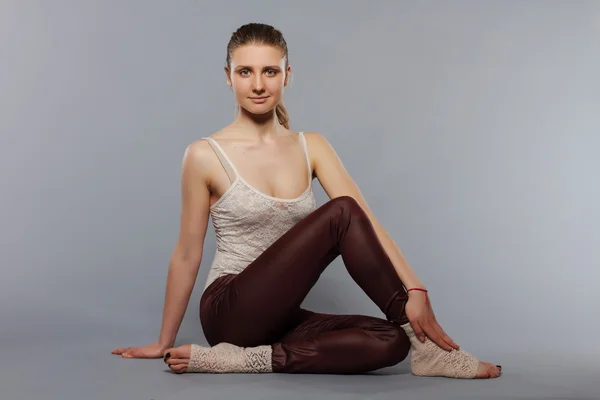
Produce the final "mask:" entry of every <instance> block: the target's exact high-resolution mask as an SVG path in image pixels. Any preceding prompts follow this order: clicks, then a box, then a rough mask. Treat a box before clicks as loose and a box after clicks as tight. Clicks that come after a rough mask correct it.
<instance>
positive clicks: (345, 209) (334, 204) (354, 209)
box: [324, 196, 368, 218]
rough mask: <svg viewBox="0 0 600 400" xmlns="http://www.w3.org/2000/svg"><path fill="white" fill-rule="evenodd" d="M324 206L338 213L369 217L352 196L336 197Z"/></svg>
mask: <svg viewBox="0 0 600 400" xmlns="http://www.w3.org/2000/svg"><path fill="white" fill-rule="evenodd" d="M324 206H327V207H328V208H329V209H330V210H332V212H334V213H338V215H344V214H346V215H348V216H350V215H352V216H353V217H367V215H366V213H365V211H364V210H363V208H362V207H361V205H360V204H359V203H358V201H357V200H356V199H355V198H354V197H352V196H339V197H335V198H333V199H331V200H329V201H328V202H327V203H325V205H324ZM367 218H368V217H367Z"/></svg>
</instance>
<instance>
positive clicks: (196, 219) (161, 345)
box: [112, 141, 210, 358]
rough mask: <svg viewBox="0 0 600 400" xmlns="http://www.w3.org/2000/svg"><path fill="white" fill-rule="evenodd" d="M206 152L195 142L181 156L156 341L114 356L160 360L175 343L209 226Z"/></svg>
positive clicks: (202, 143) (199, 143)
mask: <svg viewBox="0 0 600 400" xmlns="http://www.w3.org/2000/svg"><path fill="white" fill-rule="evenodd" d="M206 150H207V148H206V144H205V143H204V141H198V142H195V143H192V144H190V145H189V146H188V147H187V148H186V150H185V153H184V156H183V161H182V168H181V214H180V230H179V238H178V240H177V244H176V246H175V249H174V250H173V253H172V255H171V259H170V263H169V270H168V274H167V284H166V293H165V305H164V308H163V317H162V325H161V329H160V335H159V338H158V340H157V342H155V343H152V344H150V345H147V346H143V347H128V348H120V349H115V350H113V352H112V353H113V354H120V355H123V356H124V357H140V358H159V357H162V352H163V351H164V350H166V349H168V348H169V347H173V345H174V343H175V338H176V336H177V332H178V331H179V327H180V325H181V321H182V320H183V316H184V315H185V311H186V309H187V306H188V303H189V299H190V296H191V294H192V290H193V288H194V284H195V282H196V277H197V275H198V269H199V268H200V263H201V261H202V251H203V247H204V238H205V236H206V229H207V226H208V218H209V205H210V191H209V189H208V182H209V181H208V174H207V171H208V167H207V157H206V156H205V154H206Z"/></svg>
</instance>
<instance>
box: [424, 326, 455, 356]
mask: <svg viewBox="0 0 600 400" xmlns="http://www.w3.org/2000/svg"><path fill="white" fill-rule="evenodd" d="M421 326H422V329H423V331H424V332H425V333H426V334H427V336H428V337H429V339H431V341H432V342H433V343H435V344H437V345H438V346H439V347H441V348H442V349H444V350H447V351H451V350H452V347H451V346H450V345H449V344H448V343H446V342H445V341H444V340H443V339H442V336H441V335H440V334H439V333H438V332H437V330H436V329H435V326H434V325H433V324H432V323H431V322H429V321H426V322H425V323H423V324H422V325H421Z"/></svg>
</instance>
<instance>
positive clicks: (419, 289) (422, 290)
mask: <svg viewBox="0 0 600 400" xmlns="http://www.w3.org/2000/svg"><path fill="white" fill-rule="evenodd" d="M411 290H418V291H420V292H425V293H427V289H421V288H411V289H408V290H407V291H406V293H408V292H410V291H411Z"/></svg>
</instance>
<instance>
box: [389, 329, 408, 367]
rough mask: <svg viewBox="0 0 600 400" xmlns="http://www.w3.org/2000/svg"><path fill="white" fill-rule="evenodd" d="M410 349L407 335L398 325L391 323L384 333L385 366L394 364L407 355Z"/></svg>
mask: <svg viewBox="0 0 600 400" xmlns="http://www.w3.org/2000/svg"><path fill="white" fill-rule="evenodd" d="M409 351H410V340H409V339H408V335H407V334H406V332H404V329H402V328H401V327H400V326H398V325H395V324H391V326H390V329H389V331H388V332H387V334H386V340H385V345H384V350H383V353H384V355H383V357H384V359H385V365H386V366H390V367H391V366H392V365H396V364H398V363H400V362H402V361H404V359H406V357H407V356H408V353H409Z"/></svg>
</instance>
